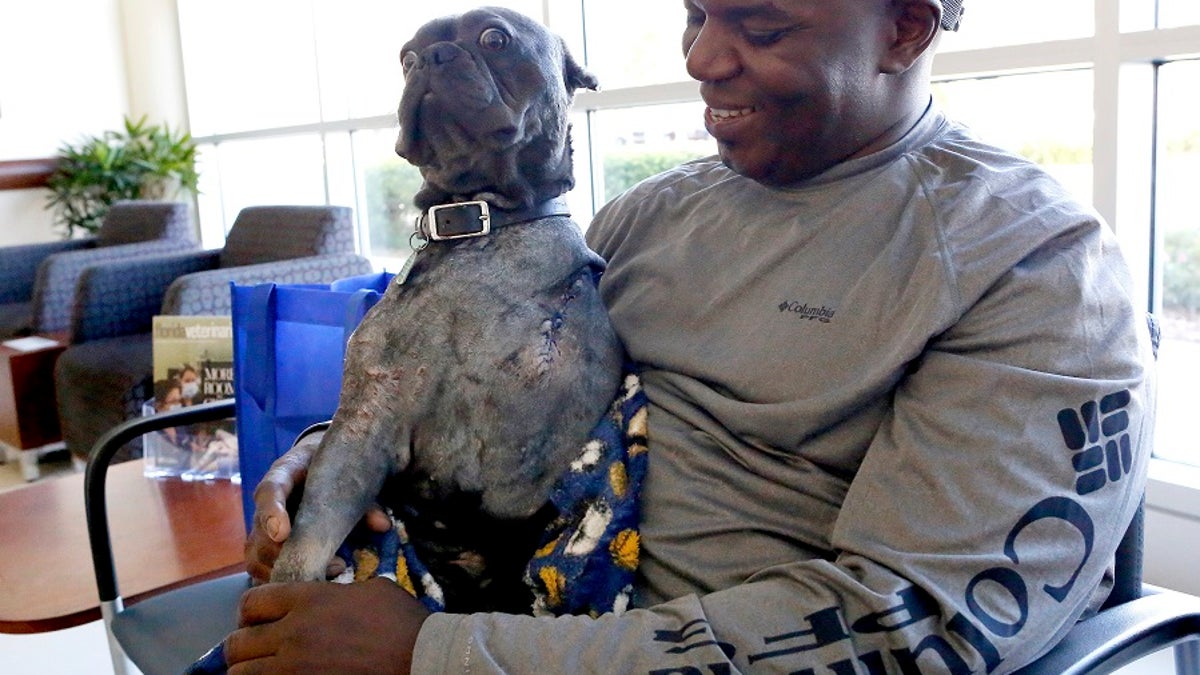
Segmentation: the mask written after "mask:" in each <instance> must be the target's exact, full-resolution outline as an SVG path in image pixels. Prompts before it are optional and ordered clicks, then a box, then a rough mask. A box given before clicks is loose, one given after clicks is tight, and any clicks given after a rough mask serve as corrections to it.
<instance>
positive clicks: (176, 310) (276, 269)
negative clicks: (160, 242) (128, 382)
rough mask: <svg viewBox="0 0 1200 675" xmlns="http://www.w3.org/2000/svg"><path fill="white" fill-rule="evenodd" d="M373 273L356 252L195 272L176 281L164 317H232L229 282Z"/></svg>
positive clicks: (320, 280)
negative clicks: (211, 315)
mask: <svg viewBox="0 0 1200 675" xmlns="http://www.w3.org/2000/svg"><path fill="white" fill-rule="evenodd" d="M372 271H373V267H372V265H371V261H370V260H368V259H366V258H364V257H362V256H360V255H356V254H353V253H339V254H332V255H318V256H307V257H303V258H298V259H296V260H280V261H277V262H270V263H261V264H258V265H242V266H239V267H230V268H224V267H222V268H219V269H215V270H210V271H207V272H195V273H192V274H188V275H185V276H182V277H179V278H178V279H176V280H175V281H174V282H173V283H172V284H171V287H170V288H168V289H167V294H166V296H165V297H164V298H163V303H162V313H163V314H182V315H197V314H218V315H224V314H231V313H232V312H233V308H232V301H231V295H230V292H229V282H231V281H233V282H237V283H238V284H240V285H247V284H261V283H266V282H275V283H279V284H327V283H329V282H331V281H334V280H336V279H344V278H346V277H352V276H356V275H359V274H367V273H370V272H372Z"/></svg>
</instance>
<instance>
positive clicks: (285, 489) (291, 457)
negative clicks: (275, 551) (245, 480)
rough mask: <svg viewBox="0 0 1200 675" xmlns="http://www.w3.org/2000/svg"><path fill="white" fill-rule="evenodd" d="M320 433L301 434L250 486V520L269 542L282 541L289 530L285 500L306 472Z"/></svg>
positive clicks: (300, 483) (300, 482)
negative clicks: (251, 498)
mask: <svg viewBox="0 0 1200 675" xmlns="http://www.w3.org/2000/svg"><path fill="white" fill-rule="evenodd" d="M322 435H323V434H321V433H314V434H309V435H308V436H305V437H304V438H303V439H301V441H300V442H299V443H297V444H296V445H295V446H293V447H292V448H291V449H290V450H288V451H287V452H286V453H284V454H283V456H282V457H280V458H279V459H277V460H275V462H274V463H273V464H271V468H269V469H267V472H266V474H265V475H264V476H263V478H262V481H261V482H259V484H258V487H256V488H255V489H254V520H255V522H256V523H257V525H258V526H259V527H260V528H261V529H262V531H263V532H264V533H265V534H266V535H267V537H268V538H270V539H271V541H274V542H275V543H280V542H283V541H284V540H286V539H287V538H288V535H290V534H291V532H292V521H291V519H290V518H289V517H288V511H287V504H288V500H289V499H290V498H292V497H293V496H294V494H293V493H294V492H295V491H296V488H297V486H299V485H302V484H303V483H304V478H305V477H306V476H307V475H308V464H309V462H310V461H312V455H313V451H314V450H315V449H316V448H317V445H319V444H320V440H321V436H322Z"/></svg>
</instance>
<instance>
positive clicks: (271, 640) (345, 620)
mask: <svg viewBox="0 0 1200 675" xmlns="http://www.w3.org/2000/svg"><path fill="white" fill-rule="evenodd" d="M428 616H429V610H427V609H426V608H425V606H424V605H422V604H421V603H420V601H418V600H417V599H416V598H413V597H412V596H411V595H409V594H408V593H407V592H405V591H404V589H402V588H400V587H399V586H397V585H396V584H395V583H394V582H392V581H389V580H387V579H383V578H376V579H371V580H369V581H366V582H363V583H354V584H333V583H321V582H304V583H289V584H266V585H264V586H257V587H254V588H251V589H250V590H248V591H246V594H245V595H244V596H243V597H242V603H241V607H240V608H239V619H238V625H239V626H240V628H239V629H238V630H237V631H234V632H233V633H231V634H230V635H229V637H227V638H226V639H225V658H226V660H227V662H228V664H229V674H230V675H253V674H256V673H346V674H351V673H362V674H363V675H366V674H368V673H370V674H376V673H379V674H383V673H387V674H389V675H390V674H392V673H408V672H409V670H410V668H411V666H412V652H413V648H414V647H415V646H416V642H417V633H418V632H419V631H420V630H421V624H423V623H424V622H425V618H426V617H428Z"/></svg>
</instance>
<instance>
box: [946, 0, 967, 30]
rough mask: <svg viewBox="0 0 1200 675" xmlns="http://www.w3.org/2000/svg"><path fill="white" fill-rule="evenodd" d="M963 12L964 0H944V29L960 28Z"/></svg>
mask: <svg viewBox="0 0 1200 675" xmlns="http://www.w3.org/2000/svg"><path fill="white" fill-rule="evenodd" d="M962 13H963V0H942V29H943V30H958V24H959V22H961V21H962Z"/></svg>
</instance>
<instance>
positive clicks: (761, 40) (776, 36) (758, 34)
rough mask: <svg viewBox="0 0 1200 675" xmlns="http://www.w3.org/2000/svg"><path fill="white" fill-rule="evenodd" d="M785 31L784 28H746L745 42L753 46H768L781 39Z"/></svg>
mask: <svg viewBox="0 0 1200 675" xmlns="http://www.w3.org/2000/svg"><path fill="white" fill-rule="evenodd" d="M787 32H788V31H786V30H768V31H763V30H748V31H746V42H749V43H750V44H752V45H754V46H755V47H768V46H770V45H773V44H775V43H776V42H779V41H780V40H781V39H783V36H784V35H786V34H787Z"/></svg>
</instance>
